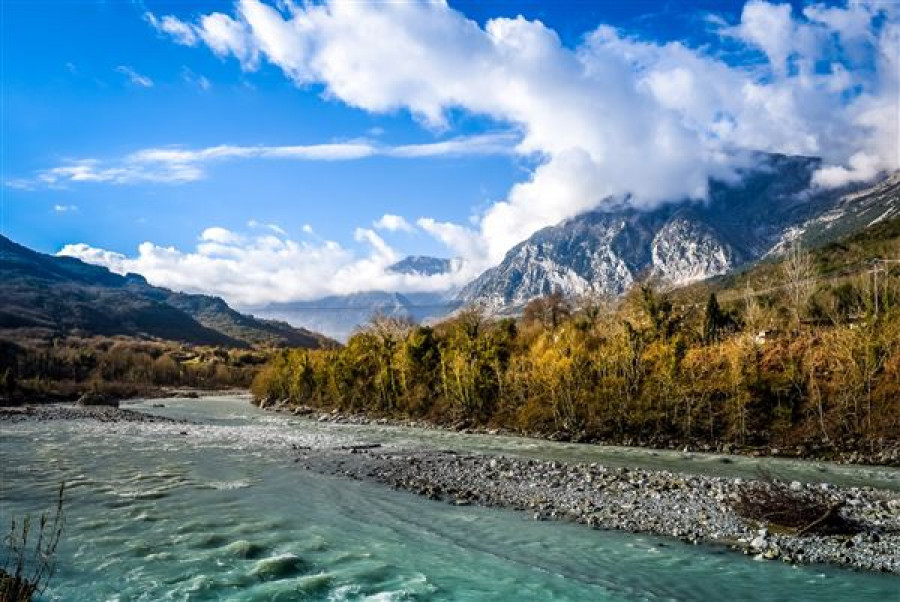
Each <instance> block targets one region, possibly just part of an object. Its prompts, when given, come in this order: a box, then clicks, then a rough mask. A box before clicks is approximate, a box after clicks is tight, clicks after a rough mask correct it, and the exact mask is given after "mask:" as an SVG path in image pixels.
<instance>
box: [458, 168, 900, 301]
mask: <svg viewBox="0 0 900 602" xmlns="http://www.w3.org/2000/svg"><path fill="white" fill-rule="evenodd" d="M759 159H760V160H759V161H758V165H757V167H756V168H755V169H753V170H752V171H750V172H749V173H747V174H745V175H744V177H743V178H742V180H741V181H740V182H739V183H738V184H734V185H729V184H724V183H721V182H711V188H710V195H709V200H708V201H707V202H703V203H699V202H688V201H685V202H681V203H674V204H667V205H664V206H662V207H660V208H658V209H655V210H652V211H638V210H636V209H631V208H621V209H611V210H608V211H591V212H588V213H585V214H582V215H579V216H577V217H575V218H572V219H570V220H567V221H564V222H562V223H560V224H557V225H555V226H551V227H548V228H544V229H543V230H540V231H539V232H536V233H535V234H534V235H532V236H531V237H530V238H528V239H527V240H525V241H523V242H521V243H519V244H518V245H516V246H515V247H513V248H512V249H511V250H510V251H509V252H508V253H507V254H506V256H505V258H504V259H503V261H502V262H501V263H500V264H499V265H498V266H496V267H493V268H491V269H489V270H487V271H486V272H484V273H483V274H481V275H480V276H479V277H478V278H476V279H475V280H474V281H472V282H471V283H469V284H468V285H466V286H465V287H464V288H463V289H462V290H461V291H460V293H459V294H458V295H457V300H458V301H460V302H461V303H462V304H466V305H468V304H475V305H479V306H481V307H483V308H485V309H486V310H487V311H489V312H492V313H515V312H516V311H518V310H520V309H521V308H522V306H523V305H524V304H525V303H527V302H528V301H530V300H531V299H534V298H536V297H540V296H543V295H547V294H549V293H551V292H553V291H557V290H558V291H560V292H562V293H563V294H565V295H568V296H581V295H586V294H598V295H611V296H615V295H619V294H621V293H623V292H625V291H626V290H627V289H628V288H629V287H630V286H631V285H632V284H633V283H634V282H636V281H638V280H642V279H645V278H652V279H655V280H656V281H657V282H659V283H661V284H664V285H684V284H688V283H691V282H695V281H697V280H703V279H706V278H709V277H712V276H718V275H721V274H725V273H727V272H729V271H731V270H733V269H734V268H736V267H739V266H742V265H746V264H747V263H750V262H753V261H755V260H758V259H760V258H762V257H764V256H766V255H767V254H771V253H777V252H779V250H781V249H783V248H785V247H786V245H788V244H791V243H792V242H793V241H800V242H801V243H803V244H806V245H816V244H822V243H825V242H828V241H830V240H834V239H836V238H838V237H840V236H842V235H843V234H846V233H848V232H852V231H855V230H858V229H861V228H863V227H865V226H867V225H870V224H873V223H876V222H878V221H879V220H883V219H888V218H890V217H892V216H896V215H898V214H900V175H898V174H893V175H892V176H890V177H888V178H887V179H885V180H883V181H881V182H878V183H877V184H875V185H873V186H867V187H862V186H860V187H855V188H844V189H840V190H819V191H816V190H815V189H813V188H811V180H812V174H813V173H814V172H815V170H816V169H817V168H818V167H819V165H820V161H819V160H818V159H815V158H809V157H788V156H784V155H761V156H760V157H759Z"/></svg>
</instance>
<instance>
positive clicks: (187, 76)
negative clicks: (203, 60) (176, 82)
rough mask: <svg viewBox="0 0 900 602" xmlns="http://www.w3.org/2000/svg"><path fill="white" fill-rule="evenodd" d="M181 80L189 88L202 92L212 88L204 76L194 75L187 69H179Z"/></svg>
mask: <svg viewBox="0 0 900 602" xmlns="http://www.w3.org/2000/svg"><path fill="white" fill-rule="evenodd" d="M181 79H182V80H183V81H184V82H185V83H187V84H190V85H191V86H196V87H197V88H200V89H201V90H203V91H204V92H205V91H207V90H209V89H210V88H211V87H212V83H211V82H210V81H209V79H208V78H207V77H206V76H205V75H201V74H199V73H195V72H194V71H193V70H192V69H191V68H189V67H182V68H181Z"/></svg>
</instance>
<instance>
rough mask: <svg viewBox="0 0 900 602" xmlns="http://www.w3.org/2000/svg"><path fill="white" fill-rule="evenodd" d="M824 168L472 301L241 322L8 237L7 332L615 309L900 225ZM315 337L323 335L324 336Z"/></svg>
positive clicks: (588, 247)
mask: <svg viewBox="0 0 900 602" xmlns="http://www.w3.org/2000/svg"><path fill="white" fill-rule="evenodd" d="M820 165H821V162H820V160H818V159H815V158H810V157H789V156H784V155H774V154H771V155H769V154H761V155H760V156H759V157H758V161H757V166H756V167H755V168H754V169H752V170H750V171H748V172H747V173H745V174H743V177H742V179H741V180H740V182H738V183H736V184H727V183H722V182H711V183H710V194H709V199H708V201H706V202H691V201H684V202H681V203H671V204H666V205H663V206H661V207H659V208H656V209H654V210H651V211H639V210H637V209H633V208H628V207H625V206H624V205H620V206H619V207H616V206H615V205H613V204H612V203H610V208H609V209H608V210H597V211H591V212H588V213H584V214H582V215H579V216H577V217H574V218H572V219H569V220H566V221H564V222H562V223H560V224H557V225H555V226H551V227H548V228H544V229H543V230H540V231H538V232H536V233H535V234H534V235H532V236H531V237H529V238H528V239H527V240H525V241H523V242H521V243H519V244H518V245H516V246H515V247H513V248H512V249H511V250H510V251H509V252H508V253H507V254H506V256H505V258H504V259H503V261H502V262H501V263H500V264H499V265H497V266H495V267H493V268H491V269H489V270H487V271H486V272H484V273H482V274H481V275H480V276H478V277H477V278H476V279H475V280H473V281H472V282H470V283H469V284H467V285H466V286H465V287H463V288H462V289H461V290H459V291H454V290H446V291H441V292H429V293H398V292H390V291H372V292H361V293H355V294H351V295H335V296H330V297H325V298H322V299H316V300H313V301H297V302H289V303H272V304H269V305H266V306H262V307H255V308H250V309H249V311H252V312H253V313H254V314H256V315H257V316H261V317H253V316H251V315H246V314H242V313H239V312H237V311H235V310H234V309H232V308H231V307H229V306H228V304H227V303H225V301H223V300H222V299H220V298H218V297H210V296H206V295H191V294H184V293H176V292H173V291H170V290H168V289H165V288H159V287H154V286H151V285H150V284H148V283H147V281H146V280H145V279H144V278H143V277H141V276H138V275H135V274H128V275H126V276H120V275H117V274H113V273H111V272H109V270H107V269H106V268H102V267H98V266H93V265H89V264H86V263H84V262H82V261H80V260H78V259H74V258H70V257H53V256H49V255H43V254H40V253H36V252H34V251H31V250H29V249H26V248H25V247H22V246H20V245H18V244H16V243H14V242H12V241H10V240H9V239H7V238H3V237H0V274H2V281H0V295H2V298H0V332H2V331H9V330H18V331H20V332H25V331H29V332H38V333H43V334H44V335H47V334H54V335H55V334H65V333H76V334H77V333H81V334H101V335H115V334H123V335H130V336H146V337H158V338H162V339H170V340H179V341H186V342H191V343H202V344H217V345H232V346H248V345H279V346H286V345H289V346H300V347H318V346H321V345H326V344H330V343H331V341H330V340H329V339H327V338H326V337H325V336H323V335H319V334H316V332H321V333H324V334H325V335H327V336H330V337H334V338H336V339H340V340H346V339H347V338H348V337H349V336H350V334H351V333H352V332H353V331H354V330H355V329H356V328H358V327H359V326H360V325H361V324H364V323H365V322H367V321H368V320H370V319H371V318H372V317H373V316H374V315H376V314H383V315H387V316H393V317H406V318H410V319H412V320H414V321H416V322H427V321H432V320H437V319H439V318H442V317H444V316H447V315H448V314H450V313H452V312H453V311H455V310H456V309H458V308H460V307H462V306H464V305H473V304H474V305H478V306H480V307H482V308H484V309H485V310H486V311H488V312H490V313H494V314H514V313H516V312H518V311H520V310H521V308H522V307H523V306H524V305H525V304H526V303H527V302H528V301H530V300H532V299H534V298H537V297H540V296H544V295H547V294H549V293H551V292H554V291H560V292H562V293H563V294H565V295H568V296H574V297H577V296H582V295H586V294H597V295H607V296H615V295H619V294H621V293H623V292H625V291H626V290H627V289H628V288H629V287H630V286H632V284H634V283H635V282H637V281H642V280H644V279H653V280H654V281H656V282H658V283H660V284H662V285H671V286H679V285H684V284H689V283H691V282H696V281H698V280H704V279H706V278H710V277H713V276H720V275H723V274H726V273H729V272H731V271H732V270H734V269H735V268H738V267H741V266H744V265H747V264H748V263H752V262H754V261H757V260H759V259H761V258H764V257H766V256H767V255H772V254H777V253H779V252H781V251H782V250H784V249H785V248H786V247H787V246H788V245H790V244H793V243H795V242H797V241H799V242H800V243H802V244H804V245H807V246H813V245H820V244H824V243H827V242H829V241H832V240H836V239H837V238H840V237H841V236H843V235H845V234H847V233H850V232H855V231H858V230H861V229H863V228H865V227H867V226H869V225H871V224H874V223H877V222H879V221H882V220H886V219H890V218H892V217H896V216H898V215H900V172H898V173H895V174H892V175H890V176H889V177H887V178H885V179H882V180H881V181H878V182H876V183H874V184H870V185H867V186H855V187H848V188H843V189H838V190H816V189H815V188H813V187H812V186H811V181H812V175H813V173H814V172H815V171H816V169H818V167H819V166H820ZM453 262H454V260H451V259H444V258H437V257H427V256H410V257H406V258H405V259H403V260H401V261H399V262H397V263H395V264H394V265H392V266H391V267H390V268H388V269H389V270H390V271H392V272H395V273H400V274H411V275H426V276H433V275H437V274H443V273H448V272H450V271H451V270H452V269H453V268H454V263H453ZM313 331H315V332H313Z"/></svg>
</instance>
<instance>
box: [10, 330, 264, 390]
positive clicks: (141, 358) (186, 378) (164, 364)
mask: <svg viewBox="0 0 900 602" xmlns="http://www.w3.org/2000/svg"><path fill="white" fill-rule="evenodd" d="M267 358H268V352H264V351H255V350H244V349H224V348H217V347H195V346H188V345H180V344H177V343H171V342H162V341H141V340H135V339H129V338H124V337H123V338H105V337H94V338H76V337H68V338H60V339H55V340H51V341H10V340H3V339H0V399H6V400H8V401H11V402H16V401H25V402H27V401H40V400H41V399H48V400H53V399H69V398H74V397H77V396H78V395H80V394H81V393H84V392H85V391H93V392H98V393H108V394H111V395H118V396H132V395H139V394H145V393H150V392H152V391H153V390H154V389H156V388H159V387H167V386H171V387H196V388H208V389H217V388H232V387H242V388H246V387H248V386H249V385H250V383H251V381H252V379H253V376H254V375H255V374H256V372H257V370H258V369H259V367H260V366H261V365H262V364H263V363H264V362H265V361H266V359H267Z"/></svg>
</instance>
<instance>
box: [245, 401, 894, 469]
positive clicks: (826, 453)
mask: <svg viewBox="0 0 900 602" xmlns="http://www.w3.org/2000/svg"><path fill="white" fill-rule="evenodd" d="M260 407H261V408H262V409H264V410H267V411H271V412H275V413H280V414H288V415H290V416H294V417H299V418H305V419H308V420H312V421H315V422H330V423H335V424H348V425H378V426H400V427H406V428H417V429H425V430H441V431H448V432H457V433H465V434H482V435H499V436H508V437H519V438H525V439H535V440H539V441H561V442H571V443H578V444H581V445H601V446H602V445H614V446H621V447H633V448H636V449H659V450H679V451H683V452H685V453H692V452H700V453H721V454H728V455H741V456H749V457H755V458H760V457H772V458H791V459H797V460H818V461H825V462H836V463H839V464H861V465H869V466H887V467H900V442H894V443H886V444H884V445H882V449H881V450H879V451H877V452H874V451H873V452H868V451H864V450H861V449H853V450H839V449H835V448H829V447H823V446H821V444H818V443H810V444H809V445H802V446H795V447H793V448H779V447H773V446H763V447H751V446H740V445H736V444H732V443H718V444H716V445H711V444H708V443H703V442H696V441H695V442H685V441H674V440H673V441H665V442H661V441H654V442H643V441H639V440H636V439H634V438H631V437H626V438H624V439H599V440H578V439H577V438H572V437H569V436H565V435H560V433H524V432H518V431H512V430H508V429H503V428H491V427H485V426H470V425H465V424H457V425H448V424H438V423H435V422H431V421H428V420H423V419H397V418H387V417H373V416H369V415H367V414H344V413H341V412H339V411H337V410H330V411H326V410H322V409H318V408H312V407H308V406H289V405H262V406H260Z"/></svg>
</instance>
